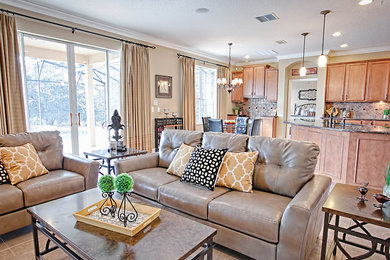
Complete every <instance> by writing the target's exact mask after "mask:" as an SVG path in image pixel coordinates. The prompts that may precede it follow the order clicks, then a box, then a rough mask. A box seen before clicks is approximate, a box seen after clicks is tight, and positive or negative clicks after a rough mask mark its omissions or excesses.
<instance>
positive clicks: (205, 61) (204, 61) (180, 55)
mask: <svg viewBox="0 0 390 260" xmlns="http://www.w3.org/2000/svg"><path fill="white" fill-rule="evenodd" d="M177 57H178V58H180V57H184V58H189V59H193V60H197V61H201V62H203V63H208V64H212V65H217V66H220V67H224V68H229V67H228V66H225V65H221V64H218V63H214V62H210V61H207V60H201V59H197V58H194V57H190V56H186V55H183V54H180V53H178V54H177Z"/></svg>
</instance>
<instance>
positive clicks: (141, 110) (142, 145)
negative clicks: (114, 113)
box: [122, 43, 152, 152]
mask: <svg viewBox="0 0 390 260" xmlns="http://www.w3.org/2000/svg"><path fill="white" fill-rule="evenodd" d="M122 75H123V78H122V84H123V86H122V111H123V112H122V113H123V119H124V125H125V129H124V140H125V143H126V145H127V146H128V147H131V148H136V149H140V150H146V151H148V152H151V150H152V120H151V101H150V99H151V95H150V62H149V50H148V48H145V47H141V46H137V45H134V44H127V43H124V44H123V45H122Z"/></svg>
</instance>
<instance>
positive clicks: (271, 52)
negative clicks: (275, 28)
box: [257, 50, 278, 56]
mask: <svg viewBox="0 0 390 260" xmlns="http://www.w3.org/2000/svg"><path fill="white" fill-rule="evenodd" d="M257 53H258V54H260V55H263V56H273V55H276V54H278V52H277V51H274V50H260V51H257Z"/></svg>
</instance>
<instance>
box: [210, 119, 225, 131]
mask: <svg viewBox="0 0 390 260" xmlns="http://www.w3.org/2000/svg"><path fill="white" fill-rule="evenodd" d="M209 127H210V129H209V130H210V132H223V123H222V119H209Z"/></svg>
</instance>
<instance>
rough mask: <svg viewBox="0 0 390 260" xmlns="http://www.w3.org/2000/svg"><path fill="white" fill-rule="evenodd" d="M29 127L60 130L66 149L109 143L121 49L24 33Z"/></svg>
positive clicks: (73, 150) (75, 151)
mask: <svg viewBox="0 0 390 260" xmlns="http://www.w3.org/2000/svg"><path fill="white" fill-rule="evenodd" d="M20 39H21V49H22V51H21V53H22V58H23V61H24V83H25V84H24V89H25V91H24V93H25V102H26V113H27V125H28V130H29V131H43V130H58V131H60V133H61V137H62V139H63V144H64V152H66V153H73V154H76V155H77V154H82V152H84V151H87V150H90V149H91V148H92V149H94V148H107V147H108V138H109V137H108V131H107V125H108V124H110V122H111V121H110V120H111V115H112V114H113V112H114V110H115V109H118V111H119V108H120V101H119V95H120V93H119V78H120V75H119V71H120V67H119V66H120V54H119V52H114V51H109V50H105V49H100V48H94V47H87V46H82V45H78V44H73V43H69V42H64V41H60V40H52V39H48V38H44V37H38V36H33V35H29V34H24V33H21V34H20Z"/></svg>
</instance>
